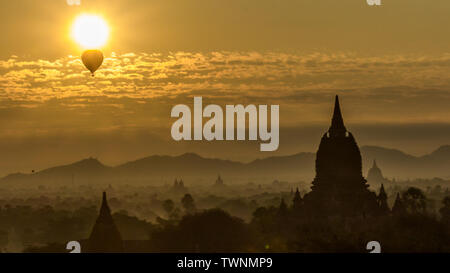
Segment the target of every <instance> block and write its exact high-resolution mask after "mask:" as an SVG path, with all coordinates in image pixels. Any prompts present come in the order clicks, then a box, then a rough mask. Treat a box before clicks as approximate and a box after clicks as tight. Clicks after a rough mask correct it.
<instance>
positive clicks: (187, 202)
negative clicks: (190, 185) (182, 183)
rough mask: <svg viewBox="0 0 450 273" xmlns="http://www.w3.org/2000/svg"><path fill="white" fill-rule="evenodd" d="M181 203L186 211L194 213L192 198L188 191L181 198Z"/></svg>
mask: <svg viewBox="0 0 450 273" xmlns="http://www.w3.org/2000/svg"><path fill="white" fill-rule="evenodd" d="M181 204H182V205H183V208H184V210H185V211H186V213H194V212H195V210H196V207H195V202H194V198H192V195H190V194H189V193H186V194H185V195H184V196H183V198H182V199H181Z"/></svg>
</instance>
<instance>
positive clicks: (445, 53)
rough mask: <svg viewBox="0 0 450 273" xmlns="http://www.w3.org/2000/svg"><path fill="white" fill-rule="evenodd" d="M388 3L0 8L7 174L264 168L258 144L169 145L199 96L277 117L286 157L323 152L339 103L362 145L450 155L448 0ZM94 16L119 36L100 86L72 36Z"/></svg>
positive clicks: (210, 1) (172, 0)
mask: <svg viewBox="0 0 450 273" xmlns="http://www.w3.org/2000/svg"><path fill="white" fill-rule="evenodd" d="M382 2H383V6H382V7H369V6H368V5H367V4H366V1H365V0H340V1H336V0H283V1H275V0H189V1H187V0H148V1H147V0H146V1H143V0H142V1H139V0H126V1H125V0H81V5H80V6H69V5H68V4H67V1H65V0H15V1H0V33H1V36H2V38H1V43H0V160H1V161H3V162H5V160H6V159H8V160H7V161H8V162H7V163H5V164H3V166H1V167H0V174H4V173H6V172H11V171H19V170H27V169H31V168H36V169H39V168H42V167H47V166H49V164H56V163H60V162H64V163H67V162H70V161H73V160H77V159H80V158H82V157H86V156H91V155H92V156H96V157H99V159H100V160H102V161H104V162H106V163H110V164H116V163H119V162H123V161H125V160H130V159H135V158H137V157H140V156H145V155H150V154H155V153H158V154H179V153H182V152H185V151H191V152H197V153H199V154H202V155H206V156H216V157H223V158H230V159H237V160H249V159H251V158H256V157H262V156H269V155H268V154H267V155H266V154H264V153H261V152H259V149H257V148H256V147H257V144H256V143H255V145H253V144H248V145H247V146H248V147H247V146H246V148H242V147H241V146H242V145H243V144H229V143H200V144H199V143H195V144H194V143H176V144H175V145H174V143H172V142H173V141H172V140H171V137H170V126H171V124H172V122H173V120H171V119H170V109H171V107H172V106H174V105H176V104H178V103H187V104H192V96H194V95H201V96H203V97H204V104H206V103H216V104H221V105H225V104H236V103H242V104H250V103H252V104H279V105H280V121H281V126H282V129H281V134H280V149H279V151H278V152H277V153H279V154H289V153H293V152H300V151H314V150H315V149H316V148H317V147H316V146H317V144H318V138H319V137H320V135H321V134H322V133H323V131H325V130H326V129H327V127H328V126H329V120H330V115H331V111H332V109H331V107H332V100H333V95H334V94H339V95H341V100H342V104H343V113H344V119H345V121H346V123H347V124H348V125H349V126H348V127H349V129H350V130H352V131H353V132H355V131H356V133H358V134H357V135H356V137H357V139H358V140H359V143H360V144H362V145H364V144H374V145H383V146H388V147H392V148H399V149H402V150H404V151H406V152H410V153H413V154H423V153H427V152H431V151H432V150H433V149H435V148H437V147H438V146H440V145H443V144H450V143H449V142H448V139H450V129H449V128H450V110H449V109H450V108H449V107H448V106H449V105H450V73H449V72H450V28H449V27H448V26H449V25H450V16H448V15H449V14H450V1H448V0H433V1H429V0H428V1H427V0H382ZM86 12H88V13H96V14H100V15H101V16H102V17H103V18H104V19H105V20H106V21H107V23H108V25H109V27H110V30H111V33H110V39H109V40H108V43H107V45H106V46H105V48H104V49H103V51H104V54H105V61H104V63H103V65H102V67H101V68H100V69H99V70H98V71H97V72H96V76H95V78H91V77H89V72H87V71H86V70H85V69H84V67H83V66H82V63H81V61H80V60H79V56H80V54H81V49H80V48H79V46H78V45H77V44H76V43H75V42H74V41H73V40H72V39H71V36H70V28H71V24H72V23H73V21H74V19H75V18H76V17H77V16H78V15H79V14H81V13H86ZM358 136H360V137H359V138H358ZM106 138H108V139H109V140H108V141H106V140H105V139H106ZM227 145H231V146H227ZM229 147H232V148H231V149H229ZM235 147H239V150H240V151H241V154H239V155H236V153H234V152H233V151H235V150H234V148H235ZM43 152H45V153H46V154H47V155H48V156H46V157H44V158H43V157H42V156H40V155H41V154H42V153H43Z"/></svg>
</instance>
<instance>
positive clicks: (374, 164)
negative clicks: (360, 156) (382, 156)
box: [372, 159, 378, 169]
mask: <svg viewBox="0 0 450 273" xmlns="http://www.w3.org/2000/svg"><path fill="white" fill-rule="evenodd" d="M372 168H374V169H378V166H377V160H376V159H374V160H373V166H372Z"/></svg>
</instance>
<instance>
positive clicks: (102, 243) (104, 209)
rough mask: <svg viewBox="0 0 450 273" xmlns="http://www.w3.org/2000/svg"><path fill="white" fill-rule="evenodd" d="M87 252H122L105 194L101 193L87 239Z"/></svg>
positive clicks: (121, 244) (118, 233)
mask: <svg viewBox="0 0 450 273" xmlns="http://www.w3.org/2000/svg"><path fill="white" fill-rule="evenodd" d="M87 250H88V251H87V252H102V253H106V252H122V251H123V242H122V237H121V235H120V232H119V230H118V229H117V226H116V224H115V223H114V219H113V217H112V215H111V210H110V209H109V206H108V201H107V199H106V193H105V192H103V198H102V205H101V207H100V212H99V215H98V218H97V220H96V221H95V224H94V227H93V228H92V232H91V235H90V236H89V239H88V247H87Z"/></svg>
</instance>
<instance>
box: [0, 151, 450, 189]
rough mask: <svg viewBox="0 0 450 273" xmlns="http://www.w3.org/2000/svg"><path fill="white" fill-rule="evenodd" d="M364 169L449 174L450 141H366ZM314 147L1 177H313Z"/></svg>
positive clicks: (93, 164) (85, 164)
mask: <svg viewBox="0 0 450 273" xmlns="http://www.w3.org/2000/svg"><path fill="white" fill-rule="evenodd" d="M361 154H362V158H363V170H364V174H366V173H367V170H368V168H369V167H370V166H371V163H372V161H373V160H374V159H376V160H377V164H378V165H379V166H380V168H381V169H382V170H383V173H384V174H385V176H387V177H395V178H400V179H407V178H410V179H413V178H419V177H420V178H433V177H442V178H449V177H450V168H449V166H450V146H449V145H446V146H441V147H439V148H438V149H437V150H435V151H433V152H432V153H430V154H427V155H424V156H419V157H417V156H412V155H409V154H406V153H404V152H402V151H399V150H395V149H388V148H383V147H378V146H362V147H361ZM314 160H315V154H314V153H297V154H293V155H288V156H272V157H267V158H263V159H256V160H254V161H252V162H249V163H242V162H237V161H230V160H224V159H216V158H205V157H201V156H199V155H197V154H194V153H186V154H183V155H180V156H161V155H153V156H149V157H145V158H141V159H138V160H135V161H129V162H126V163H124V164H121V165H118V166H114V167H110V166H105V165H104V164H102V163H101V162H100V161H98V160H97V159H94V158H88V159H83V160H81V161H78V162H75V163H73V164H69V165H63V166H56V167H51V168H48V169H44V170H42V171H38V172H35V173H32V174H23V173H15V174H10V175H7V176H5V177H3V178H2V179H1V180H0V182H1V183H14V184H16V183H17V184H22V183H28V182H33V183H38V184H60V185H65V184H67V183H80V184H86V183H88V184H90V183H94V184H95V183H113V182H124V183H137V182H139V183H153V182H155V181H159V182H161V180H163V181H166V182H169V183H171V182H172V180H173V179H174V178H176V177H179V178H180V177H181V178H184V179H192V180H198V181H203V182H205V183H212V181H213V180H211V179H214V178H215V177H216V176H217V174H221V175H222V176H223V177H227V178H228V180H230V179H233V181H236V182H242V181H247V182H248V181H250V180H258V181H261V182H262V181H266V182H267V181H271V180H273V179H286V180H291V181H294V180H295V181H298V180H304V181H307V182H308V181H309V180H310V179H312V177H313V175H314Z"/></svg>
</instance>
